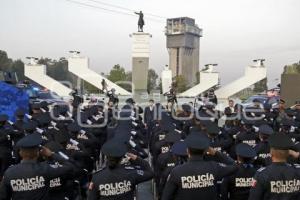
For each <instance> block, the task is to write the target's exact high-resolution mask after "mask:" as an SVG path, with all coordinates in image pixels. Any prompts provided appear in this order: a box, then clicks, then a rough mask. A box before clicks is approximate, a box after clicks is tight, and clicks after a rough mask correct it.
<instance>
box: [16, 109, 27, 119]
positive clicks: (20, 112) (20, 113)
mask: <svg viewBox="0 0 300 200" xmlns="http://www.w3.org/2000/svg"><path fill="white" fill-rule="evenodd" d="M24 115H25V111H24V110H23V109H22V108H18V109H17V110H16V112H15V116H17V117H23V116H24Z"/></svg>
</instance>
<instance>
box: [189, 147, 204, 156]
mask: <svg viewBox="0 0 300 200" xmlns="http://www.w3.org/2000/svg"><path fill="white" fill-rule="evenodd" d="M188 150H189V153H190V154H191V155H192V156H202V155H203V154H204V152H205V150H204V149H194V148H188Z"/></svg>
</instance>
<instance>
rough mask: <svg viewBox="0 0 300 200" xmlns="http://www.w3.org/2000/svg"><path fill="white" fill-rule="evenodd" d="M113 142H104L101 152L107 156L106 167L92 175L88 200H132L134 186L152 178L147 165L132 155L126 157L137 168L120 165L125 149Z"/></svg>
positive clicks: (118, 143) (123, 146)
mask: <svg viewBox="0 0 300 200" xmlns="http://www.w3.org/2000/svg"><path fill="white" fill-rule="evenodd" d="M114 140H115V139H113V140H110V141H108V142H106V143H105V144H104V145H103V147H102V152H103V153H104V154H105V155H106V156H107V160H108V163H107V165H108V166H107V167H106V168H104V169H102V170H100V171H99V172H97V173H95V174H94V175H93V178H92V181H91V183H90V185H89V194H88V200H99V199H108V200H133V199H134V191H135V186H136V185H137V184H139V183H141V182H144V181H147V180H150V179H151V178H152V177H153V171H152V170H151V168H150V166H149V164H148V163H147V162H146V161H144V160H142V159H140V158H137V156H135V155H133V154H127V155H128V156H129V157H130V160H131V163H132V164H133V165H136V166H139V168H135V167H132V166H123V165H121V164H120V162H121V159H122V157H123V156H124V155H125V154H126V152H127V147H126V146H125V145H124V144H122V143H120V142H119V141H114Z"/></svg>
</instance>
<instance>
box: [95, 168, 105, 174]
mask: <svg viewBox="0 0 300 200" xmlns="http://www.w3.org/2000/svg"><path fill="white" fill-rule="evenodd" d="M104 169H105V167H102V168H100V169H98V170H96V171H94V172H93V174H97V173H98V172H101V171H103V170H104Z"/></svg>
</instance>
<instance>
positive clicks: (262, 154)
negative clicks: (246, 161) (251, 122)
mask: <svg viewBox="0 0 300 200" xmlns="http://www.w3.org/2000/svg"><path fill="white" fill-rule="evenodd" d="M258 132H259V139H260V142H259V143H258V144H257V145H256V146H255V147H254V149H255V151H256V154H257V159H256V161H255V165H257V166H260V167H265V166H267V165H269V164H271V154H270V145H269V141H268V139H269V137H270V136H271V135H272V134H273V133H274V130H273V129H272V128H271V127H270V126H269V125H266V124H264V125H260V126H259V131H258Z"/></svg>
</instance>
